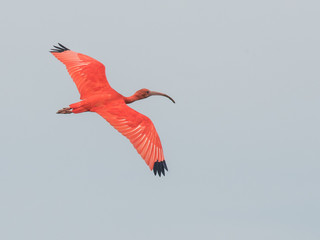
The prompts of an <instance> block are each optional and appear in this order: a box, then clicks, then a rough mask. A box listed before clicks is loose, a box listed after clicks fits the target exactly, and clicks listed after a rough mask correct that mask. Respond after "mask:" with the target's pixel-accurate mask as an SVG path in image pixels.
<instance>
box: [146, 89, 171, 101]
mask: <svg viewBox="0 0 320 240" xmlns="http://www.w3.org/2000/svg"><path fill="white" fill-rule="evenodd" d="M149 95H150V96H152V95H159V96H164V97H167V98H169V99H170V100H171V101H172V102H173V103H176V102H175V101H174V100H173V99H172V98H171V97H170V96H168V95H167V94H164V93H161V92H154V91H150V94H149Z"/></svg>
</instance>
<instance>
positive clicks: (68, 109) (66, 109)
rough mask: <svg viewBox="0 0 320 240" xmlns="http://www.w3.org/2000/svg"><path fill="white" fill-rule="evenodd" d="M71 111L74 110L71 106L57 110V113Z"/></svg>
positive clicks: (68, 112)
mask: <svg viewBox="0 0 320 240" xmlns="http://www.w3.org/2000/svg"><path fill="white" fill-rule="evenodd" d="M70 113H72V110H71V108H70V107H65V108H62V109H60V110H59V111H58V112H57V114H70Z"/></svg>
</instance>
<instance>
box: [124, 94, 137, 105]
mask: <svg viewBox="0 0 320 240" xmlns="http://www.w3.org/2000/svg"><path fill="white" fill-rule="evenodd" d="M140 99H141V98H140V97H138V96H137V95H136V94H133V95H132V96H130V97H124V101H125V103H126V104H129V103H133V102H135V101H137V100H140Z"/></svg>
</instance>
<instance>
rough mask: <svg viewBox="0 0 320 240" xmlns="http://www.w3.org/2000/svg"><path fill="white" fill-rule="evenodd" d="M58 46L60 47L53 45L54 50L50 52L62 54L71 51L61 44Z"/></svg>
mask: <svg viewBox="0 0 320 240" xmlns="http://www.w3.org/2000/svg"><path fill="white" fill-rule="evenodd" d="M58 45H59V46H55V45H53V47H54V48H52V49H51V51H50V52H58V53H61V52H64V51H68V50H70V49H69V48H66V47H65V46H63V45H62V44H61V43H58Z"/></svg>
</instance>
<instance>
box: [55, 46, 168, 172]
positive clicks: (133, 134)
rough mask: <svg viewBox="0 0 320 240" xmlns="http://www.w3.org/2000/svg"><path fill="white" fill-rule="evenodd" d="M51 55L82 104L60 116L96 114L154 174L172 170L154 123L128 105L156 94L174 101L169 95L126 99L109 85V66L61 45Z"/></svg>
mask: <svg viewBox="0 0 320 240" xmlns="http://www.w3.org/2000/svg"><path fill="white" fill-rule="evenodd" d="M54 47H55V48H54V49H52V50H51V53H52V54H53V55H54V56H55V57H56V58H57V59H59V60H60V61H61V62H62V63H63V64H65V65H66V68H67V70H68V72H69V74H70V76H71V77H72V79H73V81H74V82H75V84H76V86H77V88H78V91H79V93H80V99H81V100H82V101H80V102H77V103H73V104H70V105H69V107H67V108H63V109H61V110H59V111H58V112H57V113H59V114H68V113H82V112H88V111H89V112H96V113H98V114H99V115H101V116H102V117H103V118H104V119H105V120H107V121H108V122H109V123H110V124H111V125H112V126H113V127H114V128H115V129H117V130H118V131H119V132H120V133H121V134H123V135H124V136H125V137H127V138H128V139H129V140H130V142H131V143H132V144H133V146H134V147H135V149H136V150H137V151H138V153H139V154H140V155H141V157H142V158H143V159H144V160H145V162H146V163H147V165H148V166H149V168H150V169H151V170H153V171H154V174H155V175H156V174H158V175H159V176H161V173H162V174H163V175H165V170H168V168H167V165H166V162H165V159H164V155H163V150H162V146H161V142H160V138H159V136H158V134H157V131H156V129H155V127H154V125H153V123H152V121H151V120H150V119H149V118H148V117H146V116H144V115H142V114H141V113H139V112H137V111H135V110H134V109H132V108H130V107H129V106H127V104H130V103H132V102H134V101H137V100H140V99H144V98H147V97H149V96H152V95H161V96H165V97H167V98H169V99H170V100H171V101H173V102H174V100H173V99H172V98H171V97H169V96H168V95H166V94H163V93H159V92H154V91H150V90H148V89H141V90H139V91H137V92H136V93H135V94H134V95H132V96H130V97H125V96H122V95H121V94H120V93H118V92H117V91H115V90H114V89H113V88H111V86H110V85H109V83H108V81H107V78H106V75H105V67H104V65H103V64H102V63H100V62H99V61H97V60H95V59H93V58H91V57H89V56H86V55H84V54H81V53H77V52H74V51H71V50H69V49H68V48H66V47H64V46H63V45H61V44H60V43H59V46H54Z"/></svg>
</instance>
